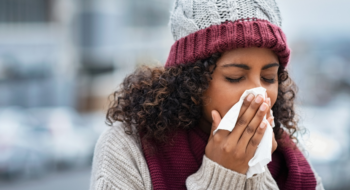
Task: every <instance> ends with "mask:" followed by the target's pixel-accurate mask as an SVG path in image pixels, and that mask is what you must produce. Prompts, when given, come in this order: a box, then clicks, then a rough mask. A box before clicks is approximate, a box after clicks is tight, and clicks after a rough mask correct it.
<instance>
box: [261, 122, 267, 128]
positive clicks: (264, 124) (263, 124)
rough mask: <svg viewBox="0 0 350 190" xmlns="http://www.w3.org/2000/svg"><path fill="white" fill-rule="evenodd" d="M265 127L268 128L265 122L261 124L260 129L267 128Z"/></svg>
mask: <svg viewBox="0 0 350 190" xmlns="http://www.w3.org/2000/svg"><path fill="white" fill-rule="evenodd" d="M265 126H266V123H265V121H263V122H262V123H261V124H260V128H262V129H263V128H265Z"/></svg>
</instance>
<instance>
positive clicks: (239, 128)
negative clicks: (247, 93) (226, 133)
mask: <svg viewBox="0 0 350 190" xmlns="http://www.w3.org/2000/svg"><path fill="white" fill-rule="evenodd" d="M262 102H263V97H262V96H261V95H258V96H257V97H256V98H255V99H254V100H252V101H251V103H250V105H249V107H248V108H247V110H246V111H245V112H244V114H243V115H242V116H241V117H240V118H239V119H237V122H236V126H235V127H234V128H233V130H232V133H231V134H230V137H229V138H230V139H232V140H233V139H235V140H236V142H238V140H239V139H240V138H241V136H242V134H243V131H244V130H245V129H246V127H247V125H248V124H249V123H250V121H251V120H252V118H253V117H254V116H255V114H256V112H257V110H258V108H259V107H260V105H261V104H262ZM265 105H266V103H265ZM259 123H260V122H259ZM257 125H259V124H257ZM257 125H256V126H257ZM252 127H254V126H251V127H250V128H249V129H248V130H249V131H248V132H251V131H252ZM254 131H255V127H254Z"/></svg>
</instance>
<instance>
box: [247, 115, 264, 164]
mask: <svg viewBox="0 0 350 190" xmlns="http://www.w3.org/2000/svg"><path fill="white" fill-rule="evenodd" d="M266 126H267V123H266V122H265V121H263V122H261V123H260V125H259V127H258V128H257V129H256V132H255V133H254V136H253V137H252V138H251V139H250V141H249V143H248V145H247V149H246V155H247V156H248V157H253V156H254V154H255V151H256V149H257V148H258V145H259V144H260V141H261V139H262V138H263V136H264V133H265V130H266V128H267V127H266Z"/></svg>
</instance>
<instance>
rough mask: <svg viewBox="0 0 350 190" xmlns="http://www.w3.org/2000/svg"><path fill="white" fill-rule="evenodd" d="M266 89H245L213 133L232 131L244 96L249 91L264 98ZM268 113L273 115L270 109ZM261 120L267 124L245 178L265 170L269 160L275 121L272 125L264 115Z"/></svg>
mask: <svg viewBox="0 0 350 190" xmlns="http://www.w3.org/2000/svg"><path fill="white" fill-rule="evenodd" d="M265 92H266V89H265V88H263V87H257V88H252V89H248V90H246V91H245V92H244V93H243V95H242V96H241V98H240V99H239V101H238V102H237V103H236V104H235V105H233V106H232V108H231V109H230V110H229V111H228V112H227V113H226V114H225V116H224V117H223V118H222V119H221V121H220V123H219V126H218V128H217V129H215V130H214V132H213V135H214V134H215V133H216V132H217V131H218V130H220V129H221V130H228V131H230V132H231V131H232V130H233V128H234V127H235V125H236V122H237V118H238V115H239V112H240V110H241V107H242V105H243V101H244V99H245V97H246V96H248V95H249V94H250V93H252V94H254V96H255V97H256V96H257V95H258V94H260V95H262V96H263V99H264V100H265V98H267V97H265V96H266V93H265ZM270 114H271V116H273V112H272V110H271V109H270ZM263 121H266V123H267V126H266V130H265V133H264V136H263V138H262V139H261V141H260V144H259V145H258V148H257V150H256V152H255V154H254V156H253V158H252V159H250V161H249V163H248V165H249V169H248V171H247V174H246V175H247V178H251V177H252V176H253V175H254V174H260V173H263V172H265V166H266V165H267V164H268V163H269V162H271V149H272V133H273V130H272V128H273V127H275V123H274V122H273V123H272V127H271V125H270V123H269V122H267V119H266V115H265V116H264V119H263Z"/></svg>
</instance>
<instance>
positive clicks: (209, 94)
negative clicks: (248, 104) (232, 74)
mask: <svg viewBox="0 0 350 190" xmlns="http://www.w3.org/2000/svg"><path fill="white" fill-rule="evenodd" d="M243 92H244V89H243V91H242V92H241V90H240V89H236V88H233V87H232V85H230V84H229V83H228V82H225V81H224V80H222V79H221V80H219V79H217V78H215V76H213V80H212V81H211V82H210V84H209V88H208V89H207V91H206V92H205V93H204V96H203V98H204V114H205V116H206V119H207V120H208V121H212V118H211V111H212V110H216V111H218V112H219V113H220V115H221V117H223V116H224V115H225V114H226V113H227V112H228V110H229V109H230V108H231V107H232V106H233V105H234V104H235V103H237V102H238V101H239V98H240V95H241V94H242V93H243Z"/></svg>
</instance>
